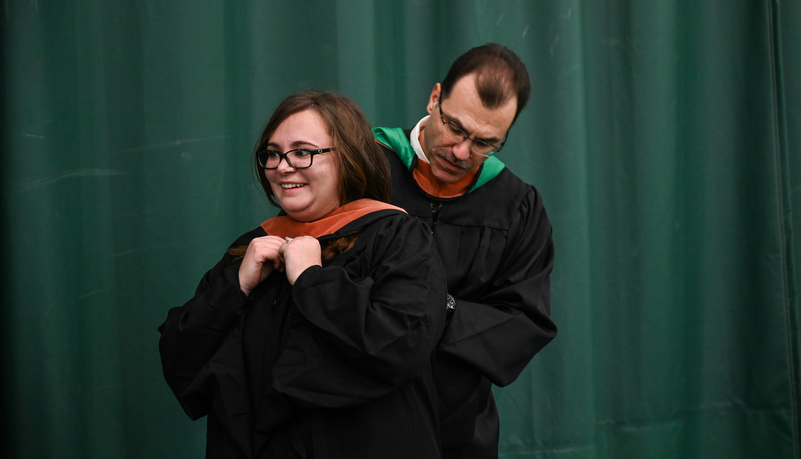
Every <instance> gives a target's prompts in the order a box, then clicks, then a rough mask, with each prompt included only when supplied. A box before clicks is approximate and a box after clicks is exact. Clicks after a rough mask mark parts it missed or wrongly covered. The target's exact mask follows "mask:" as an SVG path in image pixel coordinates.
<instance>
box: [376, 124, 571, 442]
mask: <svg viewBox="0 0 801 459" xmlns="http://www.w3.org/2000/svg"><path fill="white" fill-rule="evenodd" d="M374 131H375V133H376V139H377V140H378V141H379V142H378V144H379V146H380V147H381V148H382V150H383V151H384V153H385V155H386V157H387V159H388V160H389V163H390V167H391V171H392V197H391V198H390V203H392V204H394V205H396V206H399V207H402V208H403V209H405V210H406V211H407V212H408V213H409V214H410V215H413V216H415V217H417V218H418V219H420V220H421V221H423V222H424V223H425V224H426V225H427V226H428V227H429V228H430V229H431V231H432V232H433V235H434V240H435V241H436V244H437V249H438V251H439V254H440V258H441V259H442V262H443V265H444V266H445V271H446V273H447V277H448V293H450V294H451V295H452V296H453V297H454V298H455V299H456V312H455V314H454V315H453V317H452V318H451V320H450V322H449V323H448V325H447V327H446V330H445V333H444V334H443V336H442V339H441V340H440V342H439V344H438V347H437V352H436V366H435V379H436V384H437V392H438V395H439V397H440V399H439V405H440V416H441V422H442V424H441V435H442V442H443V447H444V448H443V457H446V458H492V457H497V456H498V440H499V438H498V437H499V420H498V413H497V409H496V406H495V401H494V399H493V396H492V392H491V385H492V384H493V383H494V384H496V385H498V386H506V385H508V384H510V383H512V382H513V381H514V380H515V379H517V377H518V376H519V375H520V373H521V372H522V371H523V369H524V368H525V366H526V365H527V364H528V363H529V361H530V360H531V359H532V358H533V357H534V355H535V354H536V353H537V352H539V351H540V350H541V349H542V348H543V347H544V346H545V345H546V344H548V342H550V341H551V340H552V339H553V338H554V337H555V336H556V332H557V329H556V325H555V324H554V322H553V321H552V320H551V319H550V312H551V295H550V291H551V290H550V274H551V271H552V269H553V261H554V246H553V238H552V228H551V224H550V222H549V220H548V217H547V215H546V213H545V208H544V207H543V203H542V197H541V196H540V194H539V193H538V192H537V190H536V188H534V187H533V186H531V185H529V184H527V183H525V182H523V181H522V180H521V179H520V178H518V177H517V176H516V175H514V174H513V173H512V172H511V171H510V170H509V169H508V168H505V167H503V164H502V163H500V162H499V161H498V160H497V159H492V162H490V161H489V160H488V161H487V162H486V163H485V166H484V167H485V169H484V170H482V171H481V173H480V174H479V176H478V177H477V180H476V183H477V186H476V187H474V188H473V189H472V190H471V191H470V192H468V193H467V194H465V195H463V196H460V197H457V198H452V199H438V198H435V197H432V196H430V195H428V194H426V193H425V192H424V191H423V190H422V189H421V188H420V186H419V185H418V184H417V182H416V181H415V179H414V177H413V175H412V173H411V169H412V168H413V166H414V164H415V161H417V157H416V156H415V154H414V150H413V149H412V147H411V144H410V142H409V135H410V132H411V131H401V130H398V129H387V128H376V129H375V130H374ZM389 147H392V149H390V148H389ZM488 165H489V167H487V166H488ZM490 168H492V169H493V171H492V172H491V173H490V172H488V170H487V169H490ZM482 174H483V176H482ZM488 174H490V175H489V177H488ZM432 203H433V206H432ZM440 205H441V207H440ZM437 208H438V209H439V210H438V212H437V214H436V219H435V218H434V217H435V213H434V212H432V209H437Z"/></svg>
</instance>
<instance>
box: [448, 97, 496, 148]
mask: <svg viewBox="0 0 801 459" xmlns="http://www.w3.org/2000/svg"><path fill="white" fill-rule="evenodd" d="M438 106H439V119H440V120H441V121H442V124H444V125H445V127H446V128H447V129H445V134H446V135H447V136H448V138H449V139H450V140H451V141H452V142H455V143H459V142H464V141H465V140H470V141H471V145H470V150H471V151H472V152H473V153H475V154H477V155H479V156H484V157H485V158H486V157H488V156H490V155H492V152H493V151H494V152H495V153H497V152H499V151H501V149H502V148H503V144H505V143H506V137H507V136H508V135H509V133H508V132H507V133H506V135H504V136H503V140H501V144H500V145H494V144H491V143H489V142H487V141H486V140H481V139H476V138H474V137H470V135H468V134H467V133H466V132H465V131H464V129H462V128H461V127H460V126H459V125H457V124H456V123H454V122H453V121H448V120H446V119H445V117H446V115H445V114H443V113H442V103H441V102H440V103H439V104H438ZM448 118H450V117H448Z"/></svg>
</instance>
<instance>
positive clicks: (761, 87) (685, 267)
mask: <svg viewBox="0 0 801 459" xmlns="http://www.w3.org/2000/svg"><path fill="white" fill-rule="evenodd" d="M3 7H4V8H2V9H0V18H1V20H0V23H2V26H1V27H2V50H1V51H0V52H1V53H2V56H0V57H2V70H3V77H4V78H3V92H2V94H3V96H2V97H3V107H4V110H3V114H2V130H1V131H0V135H1V136H2V137H1V138H0V140H1V141H2V148H1V149H0V155H1V156H0V160H1V162H0V164H2V165H1V166H0V178H1V179H2V180H0V183H1V185H0V187H1V188H0V193H2V200H0V212H2V226H1V227H0V237H1V240H2V245H1V246H0V256H2V259H3V260H4V263H3V267H2V270H3V272H2V273H0V278H2V288H0V304H1V305H2V308H1V309H0V343H2V344H1V347H0V351H1V352H2V360H0V363H1V365H2V366H1V368H0V378H1V380H0V384H1V385H0V392H1V393H2V397H1V398H0V403H2V405H0V409H1V412H2V416H3V420H2V438H0V455H2V457H14V458H16V457H19V458H40V457H41V458H45V457H60V458H79V457H80V458H83V457H91V458H110V457H130V458H145V457H147V458H180V457H186V458H189V457H202V455H203V448H204V444H205V438H204V435H205V422H203V421H198V422H192V421H190V420H189V419H188V418H187V417H186V416H185V415H184V413H183V412H182V411H181V408H180V407H179V405H178V403H177V402H176V401H175V399H174V398H173V396H172V394H171V393H170V391H169V389H168V387H167V385H166V383H164V381H163V378H162V376H161V369H160V363H159V356H158V350H157V342H158V337H159V335H158V333H157V331H156V327H157V326H158V325H159V324H160V323H161V321H162V320H163V319H164V318H165V317H166V313H167V310H168V309H169V308H170V307H173V306H177V305H180V304H182V303H183V302H184V301H185V300H186V299H188V298H189V297H190V296H191V295H192V294H193V292H194V288H195V286H196V285H197V282H198V281H199V279H200V277H201V276H202V274H203V273H204V272H205V271H206V270H207V269H209V268H210V267H211V266H212V265H213V264H214V263H215V262H216V261H217V260H218V259H219V257H220V256H221V255H222V253H223V252H224V250H225V248H226V247H227V245H228V243H230V242H231V241H232V240H233V239H234V238H236V237H237V236H238V235H239V234H241V233H243V232H245V231H247V230H249V229H251V228H253V227H255V226H256V225H258V224H259V223H260V222H262V221H263V220H264V219H266V218H268V217H270V216H273V215H274V214H275V212H276V211H275V209H274V208H272V207H270V206H269V204H268V203H267V200H266V198H265V197H264V196H263V193H261V192H259V191H258V187H257V185H256V182H255V181H254V179H253V175H252V172H251V170H250V167H249V164H250V161H249V157H250V154H251V150H252V147H253V144H254V142H255V140H256V137H257V135H258V133H259V132H260V129H261V128H262V126H263V125H264V123H265V122H266V120H267V118H268V117H269V115H270V114H271V113H272V110H273V109H274V107H275V105H276V104H277V102H278V101H279V100H281V99H282V98H283V97H284V96H286V95H288V94H289V93H291V92H294V91H296V90H300V89H307V88H316V89H333V90H338V91H341V92H344V93H345V94H348V95H349V96H351V97H352V98H354V99H355V100H356V101H357V102H358V103H359V104H360V105H361V107H362V108H363V109H364V111H365V113H366V114H367V116H368V118H369V119H370V121H371V122H372V123H373V124H374V125H376V126H402V127H411V126H412V125H413V124H414V123H415V122H416V121H417V120H418V119H419V118H420V117H422V116H423V115H424V114H425V111H424V109H425V103H426V101H427V98H428V95H429V94H430V91H431V89H432V87H433V85H434V83H436V82H437V81H440V80H441V79H442V78H443V76H444V74H445V72H446V71H447V68H448V66H449V64H450V62H452V61H453V59H454V58H455V57H456V56H458V55H459V54H460V53H462V52H463V51H465V50H466V49H468V48H469V47H471V46H475V45H479V44H482V43H485V42H488V41H496V42H500V43H502V44H505V45H506V46H508V47H510V48H511V49H512V50H514V51H515V52H517V53H518V54H519V55H520V56H521V58H522V59H523V61H524V62H525V63H526V64H527V66H528V68H529V71H530V73H531V78H532V85H533V90H532V97H531V101H530V104H529V106H528V107H527V108H526V110H525V111H524V112H523V113H522V115H521V117H520V119H519V120H518V121H517V123H516V124H515V126H514V128H513V130H512V131H511V133H510V136H509V141H508V143H507V147H506V148H505V149H504V151H503V153H502V154H501V156H502V157H501V159H502V160H503V161H504V162H505V163H506V164H507V165H508V166H509V167H510V168H511V169H512V170H513V171H515V172H516V173H517V174H518V175H519V176H521V177H522V178H524V179H525V180H527V181H528V182H530V183H533V184H535V185H536V186H537V187H538V189H539V190H540V191H541V193H542V194H543V196H544V200H545V204H546V207H547V209H548V213H549V216H550V218H551V220H552V223H553V226H554V238H555V243H556V251H557V252H556V254H557V255H556V256H557V258H556V267H555V271H554V274H553V276H552V288H553V302H552V309H553V317H554V319H555V321H556V323H557V324H558V326H559V334H558V336H557V338H556V340H555V341H554V342H553V343H551V344H550V345H548V346H547V347H546V348H545V349H544V350H543V351H542V352H540V353H539V354H538V355H537V356H536V357H535V358H534V360H533V361H532V363H531V364H530V365H529V366H528V368H527V370H526V371H525V372H524V373H523V375H522V376H521V377H520V378H519V379H518V380H517V381H516V382H515V383H513V384H512V385H510V386H509V387H506V388H501V389H497V388H496V390H495V394H496V397H497V399H498V404H499V410H500V412H501V456H502V457H505V458H513V457H514V458H541V459H545V458H549V459H550V458H559V459H568V458H569V459H573V458H577V459H578V458H581V459H584V458H609V459H614V458H679V457H681V458H688V457H689V458H749V459H750V458H763V457H764V458H795V457H799V456H801V437H800V436H801V433H800V432H799V427H801V425H799V414H800V410H801V408H799V396H801V388H799V386H800V385H801V377H799V363H801V360H800V359H799V355H801V353H800V352H799V350H800V347H799V338H800V337H801V331H799V312H800V309H799V300H798V295H797V292H796V289H797V288H798V285H799V280H801V277H800V276H799V274H798V272H797V271H798V269H799V268H798V267H797V266H796V263H797V261H798V260H801V240H799V235H798V233H800V232H801V207H799V206H800V205H799V203H801V155H800V154H799V153H801V64H799V61H798V57H799V56H801V2H799V1H779V0H773V1H767V0H766V1H757V0H753V1H746V0H732V1H720V0H698V1H693V2H689V1H682V2H679V1H661V0H660V1H656V0H654V1H635V0H629V1H623V0H619V1H615V0H597V1H596V0H584V1H578V0H572V1H570V0H538V1H523V0H518V1H499V0H473V1H465V2H455V1H444V0H441V1H434V0H431V1H427V0H413V1H408V0H407V1H403V0H396V1H378V0H375V1H321V0H316V1H305V2H300V1H276V2H261V1H253V0H250V1H244V0H243V1H236V2H234V1H231V2H226V1H222V0H218V1H199V2H183V1H182V2H179V1H175V0H161V1H154V0H139V1H133V0H112V1H103V2H92V1H79V0H64V1H55V0H49V1H48V0H41V1H38V0H6V1H5V3H4V5H3Z"/></svg>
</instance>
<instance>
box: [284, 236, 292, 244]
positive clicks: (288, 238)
mask: <svg viewBox="0 0 801 459" xmlns="http://www.w3.org/2000/svg"><path fill="white" fill-rule="evenodd" d="M284 240H285V241H286V242H287V243H288V242H289V241H291V240H292V238H291V237H285V238H284Z"/></svg>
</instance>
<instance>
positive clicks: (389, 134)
mask: <svg viewBox="0 0 801 459" xmlns="http://www.w3.org/2000/svg"><path fill="white" fill-rule="evenodd" d="M373 136H374V137H375V140H376V142H378V143H380V144H382V145H384V146H385V147H387V148H389V149H390V150H392V151H394V152H395V154H396V155H398V158H400V160H401V162H403V164H404V165H405V166H406V169H409V170H411V169H412V164H413V163H414V158H415V157H416V156H417V153H415V152H414V148H412V144H411V143H409V138H408V137H406V133H405V132H403V129H401V128H385V127H376V128H373ZM505 167H506V165H505V164H504V163H503V162H501V160H500V159H498V158H496V157H494V156H490V157H489V158H487V160H486V161H484V164H483V166H482V167H481V171H479V175H478V180H476V184H475V185H473V188H471V189H470V191H473V190H475V189H476V188H478V187H480V186H482V185H484V184H485V183H487V182H489V181H490V180H492V179H493V178H495V177H497V176H498V174H500V173H501V171H502V170H503V169H504V168H505ZM470 191H468V193H469V192H470Z"/></svg>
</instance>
